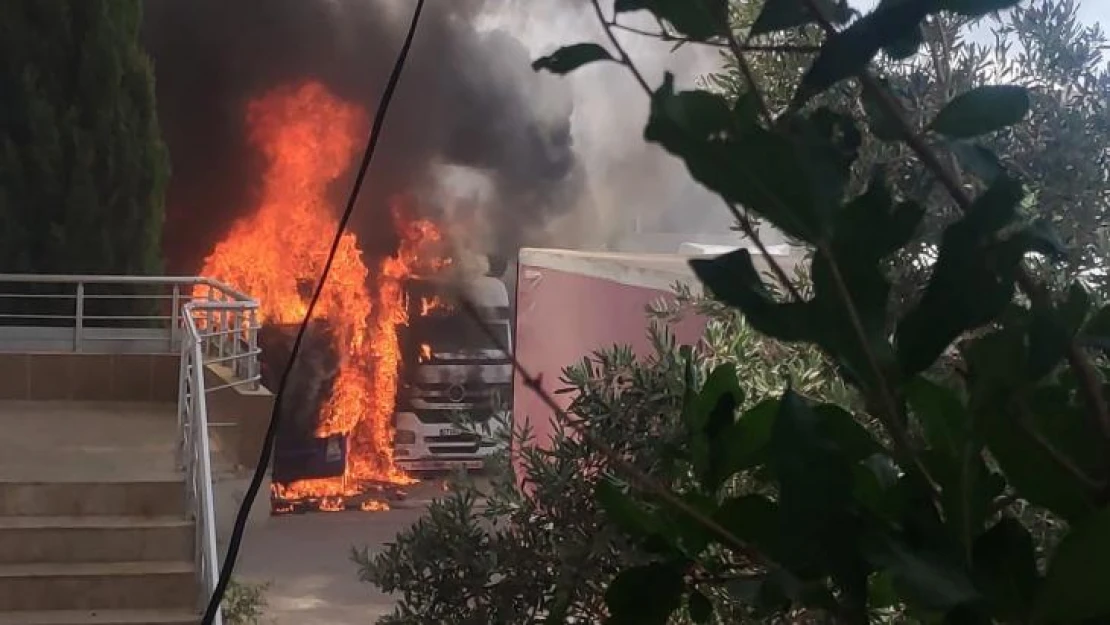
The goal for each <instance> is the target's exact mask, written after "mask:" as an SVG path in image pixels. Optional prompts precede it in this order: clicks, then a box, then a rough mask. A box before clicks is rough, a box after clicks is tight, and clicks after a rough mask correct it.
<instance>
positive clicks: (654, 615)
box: [605, 562, 685, 625]
mask: <svg viewBox="0 0 1110 625" xmlns="http://www.w3.org/2000/svg"><path fill="white" fill-rule="evenodd" d="M684 589H685V583H684V581H683V571H682V567H681V566H679V565H678V564H676V563H664V562H656V563H653V564H647V565H644V566H637V567H633V568H630V569H625V570H623V571H621V572H620V573H618V574H617V576H616V577H615V578H613V581H612V582H610V583H609V588H608V589H606V591H605V605H606V606H608V608H609V618H608V619H607V620H606V621H605V622H606V623H607V624H608V625H666V624H667V622H668V621H669V620H670V617H671V614H673V613H674V611H675V610H677V609H678V608H679V607H680V606H681V605H682V595H683V591H684Z"/></svg>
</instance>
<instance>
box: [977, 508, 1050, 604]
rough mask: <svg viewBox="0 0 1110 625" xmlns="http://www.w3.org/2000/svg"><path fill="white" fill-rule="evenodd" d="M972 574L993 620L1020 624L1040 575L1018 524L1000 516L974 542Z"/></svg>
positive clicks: (1029, 538)
mask: <svg viewBox="0 0 1110 625" xmlns="http://www.w3.org/2000/svg"><path fill="white" fill-rule="evenodd" d="M972 571H973V573H972V576H973V577H974V579H975V585H976V587H977V588H979V590H980V591H981V592H982V593H983V595H984V597H985V598H986V600H987V602H988V604H989V605H990V607H991V612H992V614H993V615H994V616H995V617H996V618H998V619H1000V620H1003V621H1021V620H1023V619H1024V618H1025V617H1026V615H1028V614H1029V613H1030V610H1031V609H1032V607H1033V601H1034V599H1035V597H1036V595H1037V589H1038V586H1039V584H1040V574H1039V573H1038V572H1037V554H1036V550H1035V549H1034V547H1033V537H1032V536H1030V534H1029V530H1027V529H1025V526H1023V525H1022V524H1021V523H1020V522H1019V521H1017V520H1016V519H1014V518H1012V517H1003V518H1002V520H1001V521H999V522H998V523H995V524H994V526H993V527H991V528H990V529H989V530H987V531H986V532H984V533H983V535H981V536H979V538H977V539H976V540H975V544H974V546H973V548H972Z"/></svg>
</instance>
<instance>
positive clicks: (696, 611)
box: [687, 590, 713, 623]
mask: <svg viewBox="0 0 1110 625" xmlns="http://www.w3.org/2000/svg"><path fill="white" fill-rule="evenodd" d="M687 602H688V606H687V609H689V610H690V620H692V621H694V622H695V623H708V622H709V620H710V619H711V618H713V602H712V601H710V600H709V597H706V596H705V594H703V593H702V592H701V591H698V590H695V591H694V592H691V593H690V598H689V599H687Z"/></svg>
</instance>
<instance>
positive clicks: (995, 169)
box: [946, 141, 1005, 184]
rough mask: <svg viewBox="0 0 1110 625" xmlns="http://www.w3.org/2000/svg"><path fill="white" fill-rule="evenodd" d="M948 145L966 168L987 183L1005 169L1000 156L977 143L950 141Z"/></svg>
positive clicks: (992, 180)
mask: <svg viewBox="0 0 1110 625" xmlns="http://www.w3.org/2000/svg"><path fill="white" fill-rule="evenodd" d="M946 145H947V146H948V149H950V150H952V154H954V155H955V156H956V159H957V160H958V161H959V162H960V165H961V166H962V167H963V168H964V169H965V170H967V171H968V172H970V173H972V174H975V175H976V176H978V177H979V179H980V180H982V181H983V182H986V183H987V184H991V183H993V182H994V181H995V179H996V178H998V177H999V176H1000V175H1002V174H1003V172H1004V171H1005V170H1004V169H1003V168H1002V162H1001V161H999V160H998V156H997V155H996V154H995V153H994V152H992V151H990V150H989V149H987V148H985V147H983V146H981V145H979V144H977V143H969V142H967V141H949V142H947V144H946Z"/></svg>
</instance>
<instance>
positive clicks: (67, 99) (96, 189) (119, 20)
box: [0, 0, 169, 274]
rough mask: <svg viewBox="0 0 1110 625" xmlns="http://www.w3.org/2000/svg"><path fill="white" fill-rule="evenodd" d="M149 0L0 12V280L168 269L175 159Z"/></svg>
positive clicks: (32, 5)
mask: <svg viewBox="0 0 1110 625" xmlns="http://www.w3.org/2000/svg"><path fill="white" fill-rule="evenodd" d="M141 21H142V7H141V1H140V0H80V1H69V0H9V1H6V2H2V3H0V272H6V273H28V272H30V273H88V274H152V273H157V272H159V270H160V268H161V264H162V263H161V261H162V259H161V250H160V241H161V229H162V221H163V192H164V188H165V184H166V179H167V177H168V172H169V159H168V154H167V151H166V148H165V145H164V143H163V142H162V138H161V132H160V129H159V125H158V118H157V114H156V108H155V98H154V71H153V65H152V63H151V60H150V58H149V57H148V56H147V54H146V52H145V51H144V50H143V49H142V47H141V45H140V43H139V30H140V24H141Z"/></svg>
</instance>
